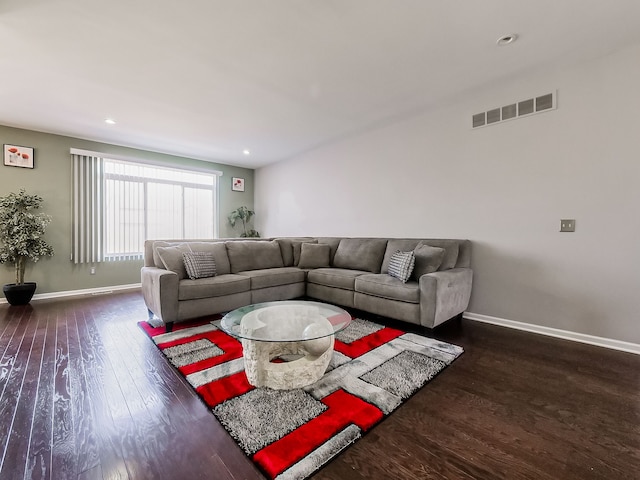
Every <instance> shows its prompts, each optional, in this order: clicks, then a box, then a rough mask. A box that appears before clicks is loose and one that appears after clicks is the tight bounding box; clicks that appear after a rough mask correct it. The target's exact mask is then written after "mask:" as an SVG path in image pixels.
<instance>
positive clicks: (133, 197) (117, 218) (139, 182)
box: [72, 152, 220, 263]
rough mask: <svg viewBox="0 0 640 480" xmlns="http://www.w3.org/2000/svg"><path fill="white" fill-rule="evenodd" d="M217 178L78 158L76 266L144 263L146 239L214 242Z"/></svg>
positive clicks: (159, 167)
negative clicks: (125, 261) (202, 239)
mask: <svg viewBox="0 0 640 480" xmlns="http://www.w3.org/2000/svg"><path fill="white" fill-rule="evenodd" d="M72 153H73V152H72ZM91 162H93V163H94V164H95V165H97V166H95V167H88V166H87V165H89V164H91ZM219 174H220V172H200V171H191V170H179V169H175V168H167V167H161V166H157V165H151V164H146V163H136V162H132V161H126V160H120V159H111V158H98V157H95V156H90V157H89V156H84V155H74V223H75V224H78V226H77V227H76V226H74V240H75V242H74V243H75V244H77V248H76V245H75V244H74V252H73V258H74V261H75V263H88V262H96V261H103V260H106V261H113V260H130V259H136V258H142V250H143V245H144V240H145V239H181V238H213V237H215V236H216V234H217V218H216V217H217V206H216V198H217V195H216V190H217V183H218V182H217V178H218V175H219ZM85 197H86V198H85ZM82 217H85V220H84V221H83V219H82ZM76 230H79V231H76Z"/></svg>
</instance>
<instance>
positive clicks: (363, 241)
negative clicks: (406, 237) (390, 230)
mask: <svg viewBox="0 0 640 480" xmlns="http://www.w3.org/2000/svg"><path fill="white" fill-rule="evenodd" d="M386 248H387V240H386V239H382V238H343V239H342V240H340V245H338V249H337V250H336V255H335V257H334V258H333V266H334V267H337V268H348V269H350V270H364V271H366V272H371V273H380V265H381V264H382V258H383V257H384V252H385V250H386Z"/></svg>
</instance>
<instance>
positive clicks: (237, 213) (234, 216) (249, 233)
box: [227, 207, 260, 238]
mask: <svg viewBox="0 0 640 480" xmlns="http://www.w3.org/2000/svg"><path fill="white" fill-rule="evenodd" d="M255 214H256V212H254V211H253V210H249V209H248V208H247V207H238V208H236V209H235V210H234V211H233V212H231V213H230V214H229V216H228V217H227V218H228V219H229V223H230V224H231V226H232V227H235V226H236V223H238V221H241V222H242V233H241V234H240V236H241V237H243V238H246V237H259V236H260V233H259V232H257V231H256V230H254V229H252V228H251V229H249V230H247V224H248V223H249V221H250V220H251V217H253V216H254V215H255Z"/></svg>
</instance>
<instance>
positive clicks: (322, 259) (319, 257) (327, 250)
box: [297, 243, 331, 268]
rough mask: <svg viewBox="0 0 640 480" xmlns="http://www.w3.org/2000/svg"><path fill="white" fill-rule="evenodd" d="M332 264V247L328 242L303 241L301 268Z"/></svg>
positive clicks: (299, 263)
mask: <svg viewBox="0 0 640 480" xmlns="http://www.w3.org/2000/svg"><path fill="white" fill-rule="evenodd" d="M330 265H331V247H330V246H329V245H327V244H326V243H303V244H302V245H301V246H300V261H299V262H298V265H297V266H298V267H299V268H323V267H329V266H330Z"/></svg>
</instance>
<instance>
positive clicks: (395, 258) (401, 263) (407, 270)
mask: <svg viewBox="0 0 640 480" xmlns="http://www.w3.org/2000/svg"><path fill="white" fill-rule="evenodd" d="M415 262H416V257H415V256H414V254H413V252H401V251H400V250H396V252H395V253H394V254H393V255H391V259H390V260H389V275H391V276H392V277H395V278H397V279H398V280H400V281H401V282H402V283H407V280H409V277H410V276H411V272H413V267H414V265H415Z"/></svg>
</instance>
